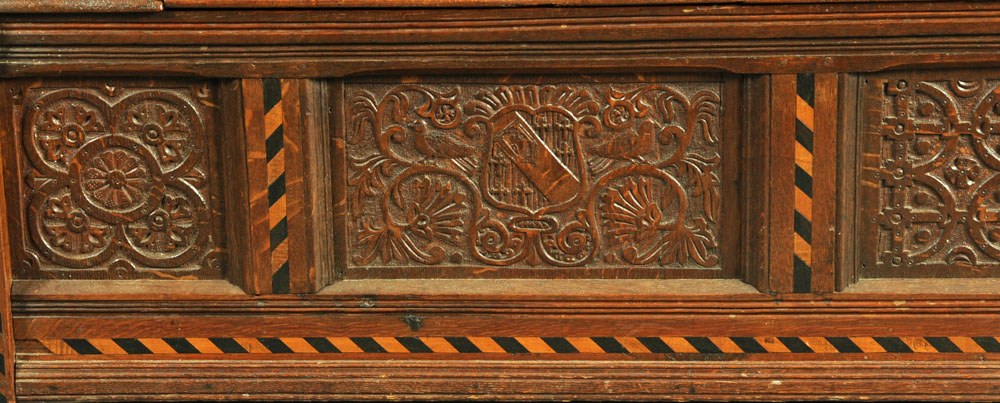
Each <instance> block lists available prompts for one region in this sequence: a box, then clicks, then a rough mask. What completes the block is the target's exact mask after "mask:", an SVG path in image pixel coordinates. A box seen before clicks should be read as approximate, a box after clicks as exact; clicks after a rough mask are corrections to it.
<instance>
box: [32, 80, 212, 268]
mask: <svg viewBox="0 0 1000 403" xmlns="http://www.w3.org/2000/svg"><path fill="white" fill-rule="evenodd" d="M130 84H133V85H130ZM134 84H135V83H125V82H107V83H105V82H101V83H99V84H98V83H95V84H94V85H93V87H90V86H85V85H84V86H73V87H69V86H67V87H45V86H42V87H29V88H26V89H24V90H23V91H22V93H21V94H19V95H18V97H19V98H21V105H23V107H22V108H19V111H20V115H21V116H20V122H21V152H22V155H20V156H19V157H20V158H19V159H20V161H21V173H22V177H23V186H22V188H23V189H24V190H25V192H24V194H23V195H22V199H21V202H22V203H23V206H24V208H23V211H24V217H23V219H24V225H22V227H23V228H24V234H23V236H22V242H23V243H24V244H25V251H24V253H25V257H24V259H23V264H22V265H21V267H19V271H20V273H19V274H20V276H21V277H29V278H30V277H54V278H219V277H222V274H223V273H222V270H223V266H224V264H223V262H222V256H223V254H222V250H221V248H222V246H223V239H222V220H221V215H220V214H219V209H220V206H219V203H220V195H219V184H218V183H215V182H216V181H215V180H214V178H213V177H212V176H213V175H215V174H216V172H218V170H217V169H216V164H217V158H216V156H215V146H214V144H213V143H214V141H215V139H214V136H213V132H212V129H213V126H212V125H213V119H212V114H213V113H214V111H213V109H214V108H216V106H215V105H217V102H216V100H215V94H214V92H213V91H212V89H211V87H209V86H207V85H194V86H190V85H183V86H178V87H172V88H171V87H150V86H139V85H134Z"/></svg>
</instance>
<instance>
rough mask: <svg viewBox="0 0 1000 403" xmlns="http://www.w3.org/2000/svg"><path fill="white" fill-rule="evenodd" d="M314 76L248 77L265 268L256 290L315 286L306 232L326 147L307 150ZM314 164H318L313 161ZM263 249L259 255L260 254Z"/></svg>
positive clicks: (257, 245)
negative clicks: (305, 96) (311, 181)
mask: <svg viewBox="0 0 1000 403" xmlns="http://www.w3.org/2000/svg"><path fill="white" fill-rule="evenodd" d="M309 85H311V82H310V81H309V80H282V79H248V80H243V96H244V108H245V109H244V114H245V116H246V122H247V123H246V132H247V150H248V151H247V157H248V160H249V162H248V167H249V168H248V169H249V178H250V179H249V182H250V194H251V195H252V196H251V215H252V217H251V221H252V222H253V223H254V224H253V228H254V230H253V231H252V232H253V237H254V240H253V241H252V243H253V245H254V254H255V256H258V257H259V259H260V264H261V266H263V267H260V268H258V270H260V271H261V274H260V275H258V276H257V277H255V278H256V279H257V280H258V283H259V284H258V285H257V288H256V289H257V290H258V292H260V293H274V294H288V293H291V292H309V291H313V290H314V289H315V284H314V283H315V280H316V273H315V269H314V268H312V265H311V264H310V261H311V260H310V255H311V253H313V252H312V251H313V249H312V247H311V244H310V242H311V240H310V238H309V237H308V236H307V234H308V233H309V231H311V230H312V226H313V225H317V224H315V223H313V222H310V220H309V217H308V216H307V213H306V208H305V207H306V206H305V205H306V203H305V200H306V197H307V191H308V189H307V188H308V184H307V178H308V177H310V175H313V176H315V175H316V173H312V174H310V171H309V166H310V163H309V161H311V159H315V158H317V156H316V155H315V154H318V153H321V152H322V150H306V149H304V148H303V144H305V140H306V135H305V132H306V131H307V130H316V128H314V127H312V126H310V125H309V122H308V119H307V118H306V117H305V116H304V115H305V114H306V113H305V112H304V111H303V109H302V100H301V98H302V95H301V94H302V92H301V91H303V89H308V86H309ZM313 165H315V164H313ZM258 253H260V254H258Z"/></svg>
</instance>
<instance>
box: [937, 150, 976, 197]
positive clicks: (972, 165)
mask: <svg viewBox="0 0 1000 403" xmlns="http://www.w3.org/2000/svg"><path fill="white" fill-rule="evenodd" d="M944 176H945V177H946V178H948V181H949V182H951V184H952V185H955V187H957V188H959V189H968V188H969V187H970V186H972V185H974V184H975V183H976V177H978V176H979V165H978V164H976V160H974V159H972V158H968V157H958V158H955V162H954V163H953V164H952V165H951V166H949V167H948V168H947V170H945V172H944Z"/></svg>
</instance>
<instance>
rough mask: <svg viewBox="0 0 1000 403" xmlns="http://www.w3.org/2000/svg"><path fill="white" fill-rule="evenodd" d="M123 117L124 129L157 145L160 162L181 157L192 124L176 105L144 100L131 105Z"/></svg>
mask: <svg viewBox="0 0 1000 403" xmlns="http://www.w3.org/2000/svg"><path fill="white" fill-rule="evenodd" d="M125 119H126V122H125V127H124V129H125V130H126V131H134V132H138V138H139V139H140V140H141V141H142V142H144V143H146V144H148V145H150V146H153V147H156V151H157V154H158V155H159V157H160V161H161V162H163V163H164V164H169V163H174V162H179V161H181V160H182V159H183V152H184V149H183V148H184V147H185V141H186V139H187V138H188V137H189V132H190V130H191V126H190V124H189V123H188V122H187V119H186V118H185V117H184V115H183V114H182V113H181V112H180V111H178V110H177V108H176V107H174V106H173V105H170V104H167V103H164V102H160V101H146V102H143V103H140V104H138V105H136V106H134V107H132V109H130V110H129V111H128V112H127V113H126V115H125Z"/></svg>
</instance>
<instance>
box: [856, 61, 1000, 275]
mask: <svg viewBox="0 0 1000 403" xmlns="http://www.w3.org/2000/svg"><path fill="white" fill-rule="evenodd" d="M864 85H865V87H866V88H865V90H866V92H865V97H866V99H865V102H864V107H865V111H864V119H865V121H864V129H863V133H862V139H861V141H862V155H861V164H862V173H861V191H860V193H859V197H860V200H859V205H860V206H861V209H860V212H861V215H860V218H859V219H860V221H861V225H860V226H859V229H860V231H861V232H862V233H861V234H860V239H861V247H860V249H859V250H860V259H861V274H862V276H869V277H978V276H995V275H998V274H1000V175H998V174H1000V81H998V80H985V79H982V78H981V77H980V76H976V75H974V74H973V75H971V76H969V75H965V74H957V73H956V74H948V75H945V76H943V77H942V75H941V74H937V75H934V76H931V75H922V74H894V75H886V76H877V77H870V78H869V79H868V80H867V81H866V82H865V84H864Z"/></svg>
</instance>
